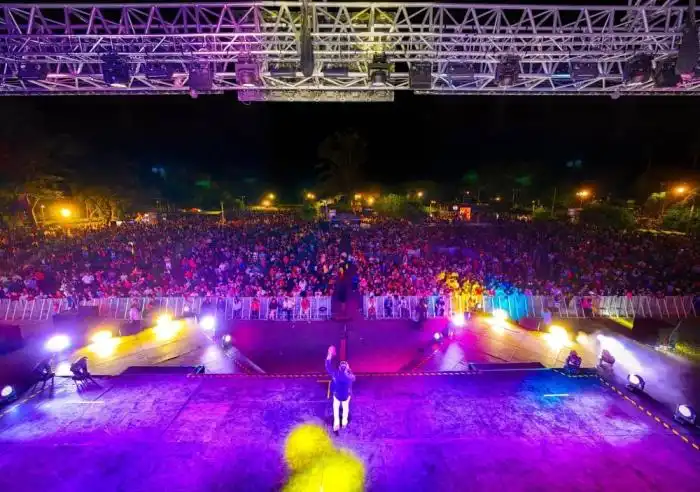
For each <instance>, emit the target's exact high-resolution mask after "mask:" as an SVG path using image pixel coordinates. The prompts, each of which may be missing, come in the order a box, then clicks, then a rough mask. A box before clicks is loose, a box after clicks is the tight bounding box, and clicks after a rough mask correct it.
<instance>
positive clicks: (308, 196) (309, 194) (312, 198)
mask: <svg viewBox="0 0 700 492" xmlns="http://www.w3.org/2000/svg"><path fill="white" fill-rule="evenodd" d="M306 198H307V199H309V200H314V199H315V198H316V195H314V194H313V193H307V194H306Z"/></svg>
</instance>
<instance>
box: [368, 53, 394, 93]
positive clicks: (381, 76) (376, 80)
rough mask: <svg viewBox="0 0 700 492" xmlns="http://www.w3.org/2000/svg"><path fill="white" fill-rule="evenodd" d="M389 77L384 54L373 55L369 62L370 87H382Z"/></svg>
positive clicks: (387, 64)
mask: <svg viewBox="0 0 700 492" xmlns="http://www.w3.org/2000/svg"><path fill="white" fill-rule="evenodd" d="M388 79H389V63H388V62H387V58H386V55H385V54H383V53H382V54H380V55H374V57H373V58H372V63H370V64H369V80H370V85H371V86H372V87H382V86H385V85H386V82H387V80H388Z"/></svg>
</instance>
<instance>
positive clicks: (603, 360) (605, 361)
mask: <svg viewBox="0 0 700 492" xmlns="http://www.w3.org/2000/svg"><path fill="white" fill-rule="evenodd" d="M598 365H599V366H600V367H605V366H609V368H610V369H612V367H613V366H614V365H615V357H613V355H612V354H611V353H610V352H609V351H608V350H605V349H604V350H603V351H602V352H601V353H600V357H599V359H598Z"/></svg>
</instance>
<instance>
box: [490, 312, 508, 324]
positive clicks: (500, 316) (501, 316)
mask: <svg viewBox="0 0 700 492" xmlns="http://www.w3.org/2000/svg"><path fill="white" fill-rule="evenodd" d="M491 315H492V316H493V319H494V320H495V321H498V322H500V323H505V322H506V321H508V312H507V311H506V310H505V309H494V310H493V312H492V313H491Z"/></svg>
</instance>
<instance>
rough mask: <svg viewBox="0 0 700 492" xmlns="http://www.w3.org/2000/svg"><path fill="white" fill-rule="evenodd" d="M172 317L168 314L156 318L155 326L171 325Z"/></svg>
mask: <svg viewBox="0 0 700 492" xmlns="http://www.w3.org/2000/svg"><path fill="white" fill-rule="evenodd" d="M172 321H173V317H172V316H171V315H170V314H168V313H163V314H161V315H159V316H158V317H157V318H156V324H157V325H166V324H168V323H172Z"/></svg>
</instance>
